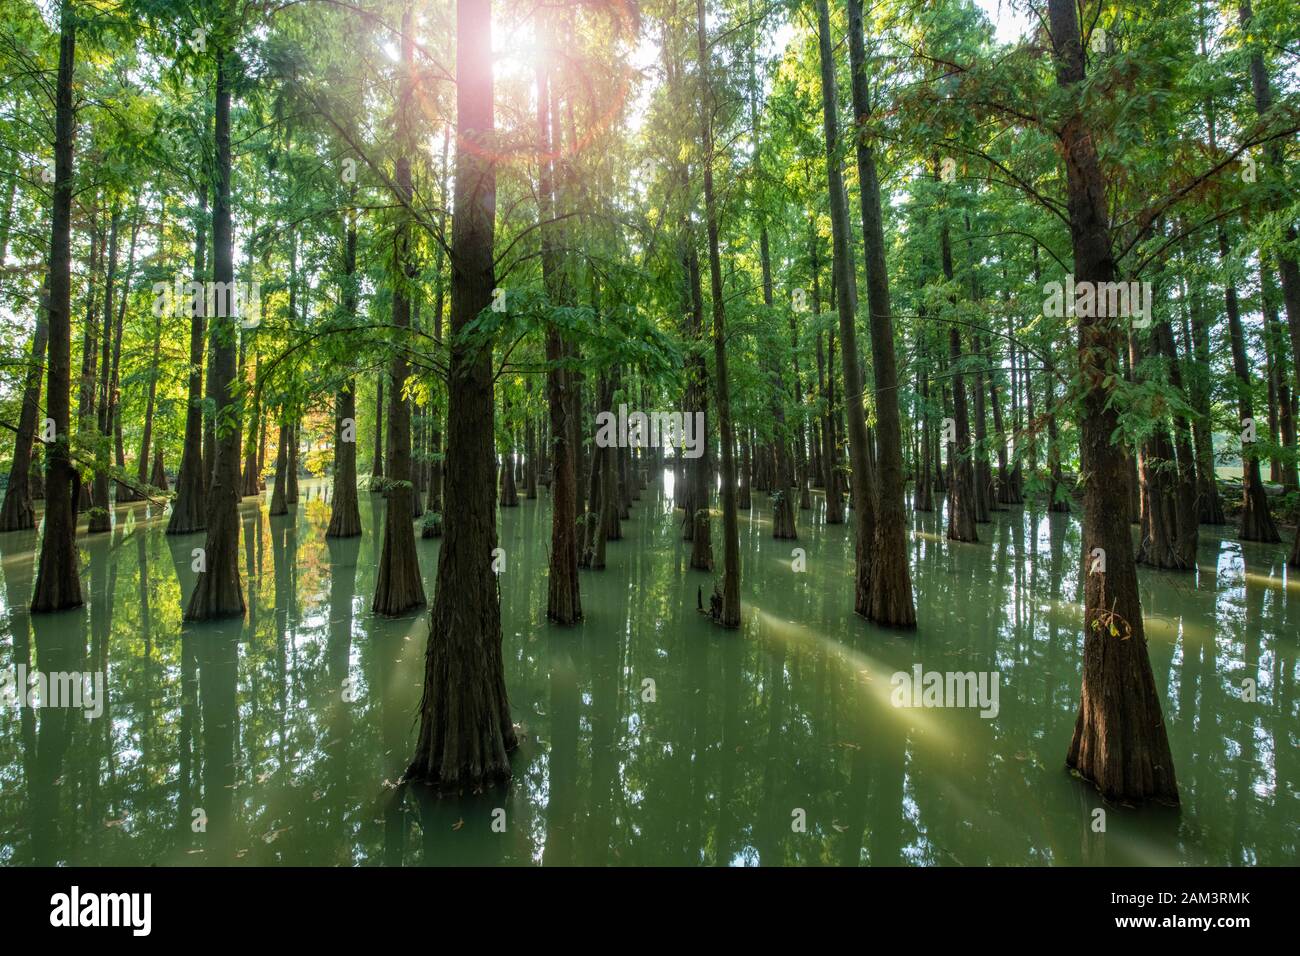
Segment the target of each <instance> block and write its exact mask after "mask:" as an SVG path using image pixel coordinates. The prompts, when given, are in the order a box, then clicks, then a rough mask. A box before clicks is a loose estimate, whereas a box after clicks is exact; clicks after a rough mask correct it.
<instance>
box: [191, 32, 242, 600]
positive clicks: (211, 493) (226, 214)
mask: <svg viewBox="0 0 1300 956" xmlns="http://www.w3.org/2000/svg"><path fill="white" fill-rule="evenodd" d="M234 58H235V56H234V54H233V53H227V52H226V51H225V50H223V49H220V48H219V49H218V50H217V57H216V59H217V78H216V91H215V97H216V182H215V188H214V190H213V211H212V280H213V282H214V283H219V284H220V285H219V288H226V289H230V288H233V285H232V283H233V282H234V279H235V264H234V249H233V242H232V240H233V238H234V236H233V229H232V223H231V215H230V213H231V209H230V198H231V192H230V74H229V71H230V70H231V69H232V68H233V67H234V66H235V65H236V64H235V63H234ZM223 311H224V312H225V313H226V315H224V316H222V315H220V313H221V312H223ZM233 311H234V310H233V309H230V308H226V309H224V310H223V309H218V310H217V312H218V315H217V316H213V317H212V329H213V335H212V341H213V345H214V354H213V356H212V380H211V382H210V384H211V388H210V389H209V391H210V392H211V393H212V394H213V396H214V397H215V399H216V403H217V406H216V419H217V421H220V422H222V429H221V432H220V434H217V435H216V436H215V458H214V460H213V464H212V471H211V475H212V484H211V485H210V486H209V488H208V515H207V542H206V544H205V545H204V554H205V558H206V567H205V569H204V570H202V571H200V572H199V576H198V580H197V581H196V582H195V584H194V592H193V594H191V596H190V602H189V605H188V607H186V609H185V619H186V620H187V621H201V620H207V619H210V618H217V617H226V616H235V615H242V614H243V613H244V592H243V588H242V587H241V585H240V582H239V453H240V447H239V431H240V429H239V419H240V407H239V402H238V399H237V398H236V396H235V394H234V390H235V388H236V384H237V383H236V382H235V335H236V329H237V326H238V320H237V319H236V318H234V317H233V316H232V315H230V313H231V312H233Z"/></svg>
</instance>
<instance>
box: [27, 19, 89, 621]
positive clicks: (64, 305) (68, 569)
mask: <svg viewBox="0 0 1300 956" xmlns="http://www.w3.org/2000/svg"><path fill="white" fill-rule="evenodd" d="M72 6H73V4H72V0H63V3H62V4H61V5H60V7H59V71H58V77H57V79H56V81H55V100H54V193H53V197H52V202H51V210H50V256H49V265H50V271H49V278H48V280H47V285H48V289H49V306H48V308H49V313H48V314H49V359H48V361H47V363H46V365H47V373H48V374H47V384H46V390H45V394H46V398H45V414H46V416H47V417H48V418H49V419H50V420H51V421H52V422H53V423H54V441H53V442H52V443H49V444H48V445H47V448H46V453H45V493H46V500H45V517H44V530H43V531H42V535H41V556H40V559H39V561H38V562H37V565H36V584H35V586H34V587H33V589H32V605H31V610H32V613H33V614H37V613H44V612H47V611H62V610H64V609H66V608H71V607H79V606H81V604H82V603H83V602H82V597H81V573H80V569H79V567H78V565H79V558H78V554H77V544H76V540H75V536H76V530H77V529H76V521H77V510H76V499H75V498H74V496H75V495H76V494H77V493H78V491H79V487H78V486H79V483H78V482H77V481H76V480H75V478H74V476H75V474H76V469H75V468H74V467H73V465H72V460H71V450H70V448H69V439H70V432H69V428H70V426H71V422H70V415H71V407H70V406H71V395H70V392H71V375H72V322H71V312H72V270H71V265H72V241H71V233H72V229H71V226H72V193H73V189H74V185H75V183H74V179H73V176H74V173H73V168H72V162H73V155H74V153H73V141H74V139H75V137H76V132H77V114H76V110H75V107H74V105H73V88H72V79H73V65H74V60H75V58H76V45H77V40H76V21H75V19H74V16H75V14H74V12H73V9H72Z"/></svg>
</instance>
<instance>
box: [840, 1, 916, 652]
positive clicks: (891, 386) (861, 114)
mask: <svg viewBox="0 0 1300 956" xmlns="http://www.w3.org/2000/svg"><path fill="white" fill-rule="evenodd" d="M849 62H850V67H851V71H852V88H853V113H854V115H855V116H856V117H857V121H858V123H859V124H865V123H866V122H867V119H868V118H869V117H870V115H871V103H870V101H869V98H868V94H867V75H866V53H865V51H864V49H863V38H862V0H849ZM854 139H855V141H856V152H857V160H858V183H859V186H860V205H861V207H862V237H863V255H864V259H865V263H866V268H867V304H868V308H869V309H870V311H871V363H872V371H873V372H874V375H875V406H876V441H877V450H878V455H877V460H876V462H875V465H876V468H875V474H876V495H877V497H876V501H875V502H874V507H875V524H876V528H875V538H874V541H873V545H872V549H871V562H872V563H871V597H870V602H869V604H868V606H867V612H866V613H867V617H868V619H870V620H872V621H875V622H876V623H877V624H883V625H885V626H887V627H899V628H912V627H915V626H916V606H915V603H914V602H913V600H912V574H911V569H910V567H909V565H908V549H907V530H908V529H907V513H906V509H905V506H904V497H905V495H906V487H905V485H906V475H905V473H904V471H903V426H902V420H901V417H900V415H899V411H898V369H897V365H896V358H895V356H894V316H893V309H892V308H891V305H890V301H889V272H888V268H887V264H886V262H885V231H884V223H883V217H882V215H881V210H880V183H879V179H878V177H877V173H876V157H875V153H874V151H873V150H872V149H871V146H870V145H869V144H868V143H867V139H866V132H865V130H863V129H859V130H857V131H856V133H855V136H854ZM845 341H846V342H847V341H848V340H847V339H846V340H845ZM852 354H854V355H856V354H857V352H856V350H854V351H853V352H852ZM856 408H857V404H856V403H855V412H854V414H855V416H856ZM864 424H865V422H864Z"/></svg>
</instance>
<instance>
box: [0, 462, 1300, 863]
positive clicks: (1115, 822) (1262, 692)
mask: <svg viewBox="0 0 1300 956" xmlns="http://www.w3.org/2000/svg"><path fill="white" fill-rule="evenodd" d="M325 490H326V489H325V486H324V484H323V483H321V482H306V483H304V488H303V499H302V501H301V502H300V504H299V505H298V506H297V508H296V510H295V511H294V512H292V513H291V514H290V515H288V516H285V517H277V518H268V517H267V516H266V514H265V508H264V503H263V502H260V501H254V500H252V499H249V500H246V501H245V502H244V504H243V506H242V519H243V536H242V538H241V549H242V553H243V559H242V567H241V573H242V575H243V581H244V585H245V597H246V599H247V602H248V607H249V610H248V614H247V616H246V618H245V619H244V620H242V621H241V620H236V621H233V622H227V623H218V624H212V623H205V624H194V625H191V624H183V623H182V621H181V609H182V598H183V596H184V595H186V594H188V591H189V589H190V587H191V586H192V584H193V581H194V577H195V572H194V571H193V561H194V558H193V549H194V548H197V547H199V546H200V545H202V543H203V536H202V535H201V534H199V535H189V536H183V537H172V538H168V537H166V536H165V535H164V534H163V530H164V528H165V526H166V518H165V517H164V516H162V515H160V514H158V513H157V512H156V511H155V512H154V513H152V514H150V512H149V509H148V507H147V506H145V505H135V506H124V507H122V508H119V509H118V511H117V515H116V523H115V526H114V529H113V531H112V532H111V533H110V534H103V535H98V536H94V537H91V536H87V535H85V534H81V535H79V538H78V543H79V545H80V547H81V554H82V559H83V564H82V586H83V589H84V592H85V596H86V599H87V605H86V607H84V608H82V609H79V610H76V611H71V612H65V613H61V614H53V615H35V616H33V615H29V614H28V613H27V610H26V608H27V603H28V601H29V600H30V596H31V587H32V573H33V567H32V562H33V554H34V552H35V550H36V549H37V547H38V540H39V539H38V538H37V536H36V534H35V533H33V532H20V533H14V534H6V535H0V571H2V580H0V607H3V618H0V673H7V674H13V673H16V672H17V668H18V667H19V666H20V665H21V666H22V667H23V668H25V670H26V671H27V672H36V671H40V672H44V673H55V672H84V673H94V672H100V673H102V674H103V675H104V680H105V687H106V691H105V693H104V694H103V695H102V700H99V701H97V702H96V706H98V707H102V712H101V713H100V714H98V715H95V716H93V717H91V718H88V717H87V716H86V715H87V714H88V713H90V712H91V711H90V709H89V708H87V709H84V710H78V709H75V708H71V707H61V708H56V707H40V708H33V707H21V706H19V705H18V703H17V702H16V701H15V700H14V699H13V698H12V696H11V698H10V699H9V700H6V701H4V702H3V703H0V862H3V863H5V864H8V865H31V864H36V865H136V866H138V865H154V864H156V865H201V864H203V865H213V864H237V865H241V864H242V865H281V864H284V865H325V866H352V865H383V864H388V865H418V864H449V863H455V864H519V865H539V864H540V865H563V864H594V865H772V864H844V865H868V864H870V865H958V864H962V865H987V864H1030V865H1040V864H1121V865H1129V864H1132V865H1144V864H1198V865H1199V864H1251V865H1254V864H1260V865H1270V864H1290V863H1294V861H1295V860H1296V858H1297V838H1298V836H1300V833H1298V827H1297V822H1298V821H1300V812H1298V811H1300V759H1298V758H1297V753H1298V750H1297V744H1298V743H1300V741H1298V740H1297V737H1298V736H1300V714H1298V712H1297V707H1298V704H1297V694H1296V681H1297V661H1296V652H1297V643H1298V638H1300V580H1297V578H1296V577H1295V575H1294V573H1291V574H1288V571H1287V569H1286V567H1285V557H1286V555H1285V551H1284V549H1283V547H1282V546H1259V545H1253V544H1249V543H1242V542H1238V541H1236V540H1235V539H1233V538H1232V537H1231V536H1230V534H1231V529H1228V528H1223V529H1217V530H1218V531H1220V532H1222V534H1223V535H1224V537H1220V536H1219V535H1218V534H1216V533H1215V531H1216V529H1210V528H1202V529H1201V548H1200V560H1199V570H1198V572H1197V573H1196V574H1195V575H1190V574H1173V573H1162V572H1153V571H1150V570H1148V569H1141V571H1140V581H1141V591H1142V601H1143V606H1144V609H1145V612H1146V630H1147V635H1148V641H1149V644H1150V654H1151V659H1152V665H1153V668H1154V671H1155V678H1156V682H1157V685H1158V687H1159V690H1160V694H1161V702H1162V705H1163V707H1164V713H1165V717H1166V721H1167V723H1168V725H1169V733H1170V741H1171V744H1172V747H1173V754H1174V760H1175V765H1176V769H1177V774H1178V782H1179V787H1180V791H1181V794H1182V807H1181V809H1180V810H1176V811H1175V810H1169V809H1160V808H1150V809H1142V810H1134V809H1131V808H1123V807H1107V806H1106V805H1105V804H1103V803H1102V801H1101V800H1100V798H1099V796H1098V795H1097V793H1096V791H1095V790H1094V789H1093V788H1091V787H1090V786H1088V785H1086V784H1084V783H1082V782H1080V781H1078V780H1076V779H1074V778H1072V777H1071V776H1070V774H1069V773H1068V772H1067V771H1066V769H1065V768H1064V757H1065V751H1066V747H1067V745H1068V743H1069V740H1070V736H1071V731H1072V728H1073V724H1074V720H1075V715H1076V711H1077V703H1078V692H1079V683H1080V661H1081V656H1082V632H1081V628H1080V619H1081V612H1080V608H1079V605H1078V604H1077V603H1075V598H1076V592H1077V589H1078V583H1079V577H1080V573H1081V541H1080V532H1079V527H1078V523H1077V520H1076V519H1074V518H1072V517H1070V516H1066V515H1048V514H1046V513H1045V512H1043V511H1035V510H1034V509H1032V508H1030V507H1024V508H1019V507H1017V508H1014V509H1013V510H1010V511H1005V512H997V513H995V515H994V518H993V521H992V523H990V524H986V525H981V526H980V527H979V534H980V539H981V543H979V544H955V543H953V542H949V541H947V540H946V539H945V537H944V524H943V520H944V519H943V514H942V512H935V513H931V514H919V515H918V514H913V515H912V522H913V523H912V537H911V560H912V567H913V580H914V585H915V594H916V604H917V612H918V618H919V621H920V627H919V630H918V631H917V632H916V634H914V635H910V636H901V635H899V634H896V633H892V632H889V631H885V630H881V629H878V628H876V627H874V626H873V625H871V624H869V623H867V622H865V621H864V620H862V619H861V618H859V617H857V616H855V615H854V614H853V613H852V611H851V607H852V597H851V591H852V575H851V571H852V542H851V537H850V530H851V526H850V525H837V526H827V525H825V524H823V523H821V510H822V502H821V499H820V498H815V499H814V503H815V505H816V506H817V507H816V509H815V510H814V511H812V512H809V511H803V512H800V513H799V539H798V540H797V541H774V540H772V538H771V523H770V515H771V510H770V503H769V502H768V499H767V498H766V496H764V495H759V494H756V495H755V496H754V510H753V511H752V512H748V513H745V512H742V514H741V552H742V559H743V566H742V589H743V602H744V603H743V613H744V618H743V624H742V627H741V628H740V630H738V631H723V630H721V629H719V628H717V627H715V626H713V625H712V624H711V623H710V621H709V620H708V618H707V617H706V616H705V615H704V614H702V613H700V612H699V611H698V610H697V606H698V604H699V602H700V600H701V597H702V599H703V601H704V604H705V605H706V606H707V603H708V593H709V591H710V589H711V587H712V578H711V576H710V575H708V574H705V573H702V572H696V571H691V570H690V569H689V568H688V567H687V559H688V556H689V544H688V543H684V542H682V540H681V534H680V516H681V513H680V512H675V511H674V510H673V507H672V500H671V497H670V495H671V475H667V476H665V478H664V481H662V482H658V483H654V482H652V485H651V488H649V489H647V490H646V491H645V492H643V493H642V495H641V498H640V500H639V501H638V502H636V503H635V504H634V506H633V509H632V517H631V519H630V520H626V521H624V522H623V523H622V530H623V539H622V540H621V541H617V542H610V544H609V550H608V562H609V565H608V568H607V569H606V570H604V571H599V572H586V571H584V572H583V573H582V603H583V609H584V612H585V615H586V620H585V622H584V623H583V624H582V625H581V626H580V627H576V628H571V629H566V628H559V627H555V626H552V625H549V624H548V623H547V622H546V619H545V603H546V561H547V554H546V550H547V547H548V545H549V540H550V533H549V529H550V506H549V501H548V500H547V498H546V493H545V491H544V490H543V491H542V492H541V498H540V499H539V500H537V501H528V500H521V504H520V506H519V507H518V508H509V509H502V510H501V511H500V512H499V521H498V533H499V539H500V540H499V543H500V546H501V548H502V549H503V566H502V567H501V570H500V574H499V587H500V593H501V605H502V617H503V634H504V653H505V665H506V678H507V684H508V688H509V692H510V703H511V706H512V709H513V711H514V719H515V722H516V723H517V724H518V725H519V727H520V728H521V743H520V747H519V750H518V752H517V753H516V754H515V755H514V758H513V768H514V778H513V780H512V781H511V782H510V784H509V785H508V786H507V787H503V788H498V789H496V790H492V791H488V792H485V793H482V794H469V795H465V796H463V797H460V798H444V799H437V798H433V797H430V796H429V795H427V794H426V793H424V792H422V791H418V790H414V789H409V788H402V787H399V786H398V781H399V780H400V778H401V775H402V772H403V770H404V769H405V765H406V761H407V759H408V758H409V757H410V755H411V752H412V748H413V746H414V733H415V731H416V730H417V724H416V711H417V707H418V704H419V693H420V687H421V681H422V676H423V663H424V647H425V639H426V634H427V616H426V615H425V614H423V613H421V614H415V615H412V616H410V617H407V618H403V619H398V620H388V619H382V618H377V617H375V616H374V615H372V614H371V613H370V611H369V606H370V600H371V596H372V590H373V586H374V579H375V568H376V563H377V550H378V540H377V531H378V529H380V528H381V527H382V518H383V508H384V503H383V501H382V499H381V498H380V497H379V496H370V497H366V496H364V495H363V499H362V502H361V514H362V523H363V526H364V534H363V535H362V536H361V537H360V538H354V539H351V540H342V541H340V540H328V539H326V538H325V537H324V530H325V527H326V525H327V524H328V519H329V504H328V502H327V501H326V500H324V496H325ZM259 506H260V507H259ZM718 526H719V522H718V520H717V518H716V517H715V542H714V543H715V546H716V548H715V550H716V551H717V552H718V554H719V558H720V542H719V541H718V540H717V536H716V531H717V528H718ZM438 547H439V543H438V541H437V540H420V541H418V548H419V557H420V566H421V571H422V573H423V576H424V582H425V590H426V593H427V594H428V595H429V596H430V597H432V594H433V583H434V572H435V568H436V559H437V552H438ZM795 549H800V550H798V551H796V550H795ZM929 672H981V673H985V674H993V675H995V677H996V681H997V683H996V689H997V697H996V707H986V708H984V710H983V711H981V709H980V708H979V707H978V706H971V704H972V703H973V702H971V701H967V702H966V704H967V706H947V707H926V706H920V707H917V706H896V704H897V703H898V700H897V698H898V694H897V693H896V692H895V688H896V686H898V682H897V680H896V679H895V677H894V675H896V674H899V673H903V674H908V675H911V674H921V673H929ZM11 686H12V685H11ZM907 703H909V704H910V703H911V701H910V700H909V701H907ZM1098 810H1103V811H1104V814H1102V815H1099V814H1098V813H1097V812H1096V811H1098ZM1100 827H1104V831H1103V830H1101V829H1099V828H1100Z"/></svg>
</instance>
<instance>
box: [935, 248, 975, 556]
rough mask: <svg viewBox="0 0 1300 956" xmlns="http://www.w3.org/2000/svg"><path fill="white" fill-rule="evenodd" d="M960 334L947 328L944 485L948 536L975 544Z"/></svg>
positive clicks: (948, 262)
mask: <svg viewBox="0 0 1300 956" xmlns="http://www.w3.org/2000/svg"><path fill="white" fill-rule="evenodd" d="M950 242H951V241H950V238H949V234H948V224H947V223H946V222H945V223H944V224H943V226H942V230H941V232H940V235H939V245H940V254H941V257H942V259H943V274H944V277H945V278H946V279H947V280H948V281H949V282H951V281H952V274H953V273H952V246H951V244H950ZM961 361H962V356H961V333H960V332H958V331H957V326H956V325H955V324H952V325H949V326H948V367H949V371H950V373H951V375H952V410H953V425H954V438H955V440H954V441H953V442H951V443H950V444H949V445H948V463H949V465H950V466H951V468H952V474H951V476H950V481H949V482H948V537H949V538H951V539H952V540H954V541H970V542H975V541H979V535H978V534H977V533H976V530H975V522H976V521H977V520H978V515H977V507H978V506H977V503H976V491H975V477H976V476H975V466H974V462H973V461H972V460H971V435H970V417H969V415H968V413H967V410H966V383H965V380H964V376H963V375H962V374H961V371H960V369H961Z"/></svg>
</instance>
